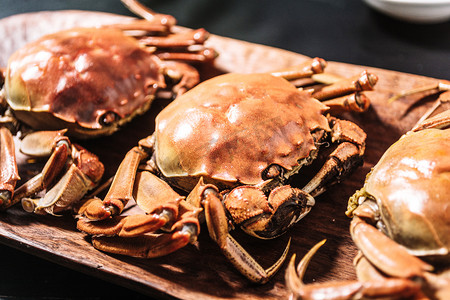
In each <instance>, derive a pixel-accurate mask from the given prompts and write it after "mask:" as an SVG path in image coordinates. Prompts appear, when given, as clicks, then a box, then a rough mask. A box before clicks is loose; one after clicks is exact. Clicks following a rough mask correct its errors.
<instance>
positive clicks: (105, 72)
mask: <svg viewBox="0 0 450 300" xmlns="http://www.w3.org/2000/svg"><path fill="white" fill-rule="evenodd" d="M162 86H164V81H163V77H162V75H161V72H160V65H159V60H158V59H157V58H156V57H155V56H154V55H151V53H150V52H149V50H147V49H145V48H144V47H142V46H141V45H140V44H139V43H138V41H137V40H136V39H134V38H132V37H129V36H126V35H125V34H124V33H123V32H122V31H120V30H117V29H112V28H77V29H70V30H65V31H61V32H58V33H55V34H50V35H47V36H44V37H42V38H41V39H39V40H37V41H35V42H32V43H29V44H27V45H26V46H25V47H23V48H21V49H19V50H18V51H16V52H15V53H14V54H13V55H12V56H11V57H10V59H9V61H8V68H7V72H6V78H5V96H6V99H7V101H8V104H9V105H10V107H11V108H12V109H13V110H14V112H15V115H16V117H17V118H18V119H19V120H20V121H22V122H24V123H26V124H28V125H30V126H31V127H33V128H34V129H53V130H56V129H61V128H69V133H71V134H74V133H75V135H77V134H76V133H78V135H80V136H81V137H85V136H86V135H91V134H94V135H99V134H105V133H106V134H108V133H112V132H113V131H114V130H115V129H116V128H115V127H117V125H118V124H115V123H119V122H122V123H123V122H125V121H127V120H129V119H131V118H132V117H133V116H134V115H135V114H137V113H139V112H143V111H145V110H146V109H148V107H149V104H150V102H151V99H150V98H151V97H152V96H153V94H154V90H155V89H156V88H158V87H162ZM106 113H112V114H113V115H114V116H115V117H117V120H114V122H113V123H114V124H112V125H114V126H109V127H108V126H106V127H105V124H103V120H102V117H103V116H104V115H105V114H106ZM110 125H111V124H110Z"/></svg>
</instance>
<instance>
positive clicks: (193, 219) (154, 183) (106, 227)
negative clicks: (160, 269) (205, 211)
mask: <svg viewBox="0 0 450 300" xmlns="http://www.w3.org/2000/svg"><path fill="white" fill-rule="evenodd" d="M133 195H134V197H135V199H136V202H137V204H138V205H139V207H140V208H142V209H143V210H144V211H147V212H149V214H146V215H143V214H141V215H130V216H114V217H112V218H109V219H106V220H101V221H89V220H87V219H86V218H81V219H80V220H79V221H78V223H77V227H78V229H79V230H81V231H83V232H86V233H88V234H91V235H94V237H93V244H94V246H95V247H96V248H97V249H99V250H103V251H107V252H112V253H117V254H125V255H130V256H137V257H147V258H151V257H158V256H162V255H166V254H169V253H171V252H173V251H176V250H178V249H179V248H181V247H184V246H185V245H187V244H188V243H192V242H194V241H195V240H196V239H197V235H198V233H199V232H200V225H199V221H198V213H199V212H200V211H201V209H200V208H198V207H194V206H192V205H190V204H189V203H188V202H186V201H185V200H184V199H183V197H181V196H180V195H178V194H177V193H176V192H175V191H173V190H172V188H171V187H170V186H169V185H168V184H167V183H166V182H164V181H163V180H161V179H159V178H158V177H157V176H155V175H153V174H152V173H151V172H149V171H146V170H145V171H143V172H139V173H138V174H137V175H136V183H135V187H134V192H133ZM159 229H165V230H167V231H169V233H164V234H160V235H145V233H148V232H150V233H153V232H155V231H157V230H159ZM102 236H106V237H102Z"/></svg>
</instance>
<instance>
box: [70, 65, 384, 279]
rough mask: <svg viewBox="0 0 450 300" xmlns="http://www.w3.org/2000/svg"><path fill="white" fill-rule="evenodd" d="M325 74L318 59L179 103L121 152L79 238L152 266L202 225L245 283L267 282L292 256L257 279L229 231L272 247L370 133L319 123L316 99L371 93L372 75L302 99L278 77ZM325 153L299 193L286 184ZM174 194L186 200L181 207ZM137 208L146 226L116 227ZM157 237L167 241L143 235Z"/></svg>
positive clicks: (353, 159) (135, 222) (350, 164)
mask: <svg viewBox="0 0 450 300" xmlns="http://www.w3.org/2000/svg"><path fill="white" fill-rule="evenodd" d="M324 66H325V61H324V60H322V59H319V58H316V59H313V60H311V61H308V62H306V63H305V64H304V65H302V66H299V67H297V68H295V69H294V68H293V69H291V70H284V71H282V72H276V73H273V74H225V75H221V76H218V77H215V78H212V79H210V80H207V81H205V82H203V83H201V84H199V85H198V86H196V87H195V88H193V89H192V90H190V91H188V92H187V93H185V94H184V95H182V96H180V97H178V98H177V99H175V100H174V101H173V102H172V103H170V104H169V105H168V106H167V107H166V108H165V109H164V110H163V111H162V112H161V113H160V114H159V115H158V116H157V118H156V129H155V132H154V134H153V135H151V136H149V137H148V138H146V139H143V140H141V141H140V143H139V146H138V147H135V148H133V149H132V150H130V151H129V152H128V154H127V155H126V157H125V159H124V161H123V162H122V164H121V165H120V167H119V170H118V171H117V173H116V176H115V178H114V181H113V183H112V186H111V188H110V190H109V192H108V194H107V195H106V197H105V199H104V200H103V201H101V200H99V199H96V200H92V202H90V203H89V204H87V205H86V206H85V207H83V208H82V209H81V211H82V212H83V214H84V216H85V217H84V218H81V219H80V220H79V222H78V228H79V229H80V230H82V231H84V232H87V233H89V234H91V235H93V237H92V240H93V243H94V246H95V247H97V248H98V249H101V250H105V251H109V252H113V253H121V254H126V255H132V256H143V257H155V256H161V255H165V254H167V253H170V252H173V251H175V250H177V249H178V248H180V247H183V246H185V245H186V244H187V243H189V242H193V241H195V240H196V238H197V235H198V234H199V230H200V226H199V215H200V218H202V216H204V217H205V219H206V223H207V226H208V230H209V234H210V236H211V238H212V239H213V240H214V241H215V242H217V244H218V245H219V247H220V248H221V250H222V252H223V253H224V254H225V256H226V257H227V258H228V259H229V260H230V261H231V262H232V263H233V264H234V265H235V266H236V267H237V268H238V269H239V270H240V271H241V272H242V273H243V274H244V275H245V276H247V277H248V278H249V279H251V280H253V281H256V282H266V281H267V280H268V279H269V278H270V277H271V275H272V274H274V273H275V272H276V270H277V269H278V268H279V267H280V266H281V263H282V261H283V260H284V257H285V255H286V252H287V248H286V251H285V254H284V255H283V256H282V257H281V258H280V259H279V260H278V261H277V262H276V263H275V264H274V266H272V267H271V268H269V269H267V270H264V269H263V268H262V267H261V266H260V265H259V264H258V263H257V262H256V261H254V260H253V258H252V257H251V256H250V255H249V254H248V253H247V252H245V250H244V249H243V248H242V247H241V246H239V244H238V243H237V242H236V241H235V240H234V239H233V238H232V237H231V235H230V234H229V229H230V227H234V226H239V227H241V228H242V229H243V230H244V231H246V232H247V233H249V234H251V235H253V236H256V237H259V238H263V239H269V238H274V237H277V236H279V235H280V234H282V233H284V232H285V231H286V230H287V229H288V228H289V227H291V226H292V225H293V224H294V223H295V222H297V221H298V220H300V219H301V218H302V217H304V216H305V215H306V214H307V213H308V212H309V211H310V209H311V207H312V206H313V205H314V202H315V200H314V196H317V195H319V194H320V193H322V192H323V191H324V190H325V189H326V188H327V187H328V186H329V185H330V184H332V183H335V182H337V181H339V180H341V179H342V178H344V177H345V176H346V175H347V174H348V173H349V172H351V171H352V170H353V169H354V168H355V167H357V166H358V165H359V164H360V162H361V157H362V155H363V153H364V145H365V137H366V135H365V133H364V132H363V131H362V130H361V129H360V128H359V127H358V126H357V125H355V124H354V123H352V122H349V121H344V120H340V119H337V118H334V117H331V116H325V115H324V112H326V111H327V109H328V107H327V106H326V105H324V104H323V103H321V102H319V101H318V100H317V99H315V98H314V97H319V95H321V96H320V98H321V99H324V98H325V97H326V96H324V95H328V96H329V97H333V96H334V97H337V96H339V95H341V94H342V93H348V92H350V93H351V92H352V91H353V92H354V91H355V90H358V91H360V90H362V89H372V87H373V84H375V82H376V76H375V75H373V74H369V73H367V72H364V73H363V74H362V75H361V77H360V78H359V77H358V78H357V79H354V78H353V79H349V80H344V81H342V82H339V83H336V85H333V86H327V87H324V88H321V89H319V90H316V91H310V90H308V91H306V90H299V89H297V88H296V87H295V86H293V85H292V84H291V83H290V82H288V81H287V80H286V79H284V78H282V77H283V76H284V77H289V78H295V77H304V76H311V75H313V74H314V73H318V72H322V71H323V68H324ZM274 74H275V75H274ZM340 99H341V104H342V103H345V104H342V105H341V106H347V107H351V105H348V104H349V101H350V100H348V98H345V99H344V98H340ZM350 99H353V100H354V99H355V98H354V97H350ZM356 99H366V98H364V97H356ZM366 100H367V99H366ZM329 101H330V102H327V101H325V103H331V104H333V103H334V104H335V101H334V100H329ZM358 104H359V109H360V108H361V107H363V108H364V107H367V102H358ZM357 106H358V105H357ZM330 144H333V145H335V146H336V148H335V149H334V151H333V152H332V153H331V154H330V156H329V158H328V159H327V160H326V162H325V163H324V164H323V167H322V168H321V170H320V171H319V172H318V173H317V174H316V175H315V176H314V177H313V178H312V179H311V180H310V181H309V183H308V184H307V185H306V186H305V187H304V188H302V189H299V188H295V187H291V186H289V185H287V184H286V182H287V180H288V179H289V178H290V177H291V176H292V175H294V174H296V173H298V172H299V171H300V169H301V168H302V167H303V166H305V165H308V164H310V163H311V162H312V161H314V160H316V158H317V156H318V152H319V149H320V148H323V146H324V145H330ZM136 173H137V174H136ZM173 187H175V188H177V189H181V190H184V191H186V192H188V193H189V194H188V196H187V198H184V197H182V196H180V195H179V194H178V193H177V192H175V191H174V189H173ZM133 198H134V199H135V200H136V202H137V204H138V205H139V206H140V207H141V208H142V209H143V210H144V211H145V212H146V213H147V215H134V216H133V215H132V216H127V217H120V216H117V215H119V214H120V213H121V212H122V210H123V208H124V206H125V205H126V203H127V202H128V201H129V200H131V199H133ZM200 213H201V214H200ZM111 216H113V217H112V218H110V217H111ZM99 219H100V220H102V219H103V221H93V220H99ZM104 219H106V220H104ZM230 225H231V226H230ZM159 229H162V230H165V231H168V232H167V233H163V234H160V235H156V236H155V235H144V233H145V232H155V231H157V230H159ZM104 236H115V237H104ZM136 236H137V237H136ZM133 237H134V238H133Z"/></svg>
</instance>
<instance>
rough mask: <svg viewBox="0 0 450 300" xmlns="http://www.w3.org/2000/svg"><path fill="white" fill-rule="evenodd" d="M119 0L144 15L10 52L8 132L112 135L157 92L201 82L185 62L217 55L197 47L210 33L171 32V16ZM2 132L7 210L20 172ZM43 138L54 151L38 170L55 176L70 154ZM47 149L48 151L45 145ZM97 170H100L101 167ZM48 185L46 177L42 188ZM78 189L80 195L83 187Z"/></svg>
mask: <svg viewBox="0 0 450 300" xmlns="http://www.w3.org/2000/svg"><path fill="white" fill-rule="evenodd" d="M123 2H124V3H125V4H126V5H127V6H128V7H130V9H131V10H133V11H135V12H136V13H138V14H140V15H142V16H143V17H145V18H147V19H148V20H135V21H132V22H130V23H127V24H114V25H107V26H103V27H97V28H74V29H69V30H65V31H60V32H57V33H54V34H50V35H46V36H43V37H42V38H40V39H38V40H36V41H34V42H31V43H29V44H27V45H25V46H24V47H23V48H21V49H18V50H17V51H16V52H15V53H14V54H12V55H11V57H10V58H9V61H8V65H7V67H6V69H5V70H4V72H2V73H3V74H2V80H0V82H2V83H4V84H2V85H3V88H2V90H1V92H0V98H1V99H2V104H3V106H4V109H5V110H6V112H5V118H2V124H4V125H5V126H6V125H7V124H6V123H13V126H8V127H13V129H14V130H13V133H15V131H17V128H16V127H17V125H18V126H19V129H20V130H21V131H22V133H23V132H24V131H26V130H25V127H26V128H31V130H34V131H36V130H55V131H56V132H59V131H60V130H63V129H64V130H66V132H67V135H68V136H71V137H76V138H92V137H97V136H100V135H105V134H112V133H113V132H114V131H116V130H117V129H118V128H119V126H120V125H122V124H124V123H125V122H128V121H130V120H131V119H132V118H133V117H134V116H136V115H137V114H141V113H143V112H145V111H146V110H148V109H149V107H150V104H151V103H152V100H153V99H154V98H155V95H156V93H157V92H158V91H162V90H166V91H167V90H170V91H171V92H172V93H173V94H174V95H180V94H182V93H183V92H184V91H186V90H187V89H190V88H192V87H193V86H194V85H196V84H197V83H198V82H199V74H198V72H197V70H196V69H195V68H194V67H193V66H191V65H190V64H188V62H193V61H194V62H205V61H208V60H211V59H213V58H214V57H215V53H214V51H212V50H210V49H207V48H205V47H203V43H204V41H205V40H206V39H207V37H208V33H207V32H206V31H205V30H203V29H199V30H186V31H180V32H177V33H175V32H173V27H174V26H173V25H174V24H175V20H174V18H173V17H171V16H167V15H160V14H155V13H153V12H152V11H150V10H149V9H147V8H145V7H144V6H142V5H140V4H139V3H138V2H137V1H132V0H128V1H123ZM136 30H137V31H136ZM129 33H133V34H135V36H130V35H129ZM167 81H170V83H168V82H167ZM3 128H6V127H3ZM55 134H56V136H59V134H57V133H55ZM2 136H3V140H2V143H1V147H3V150H2V151H1V152H2V155H4V157H3V159H2V161H1V168H2V170H3V172H2V176H3V179H4V181H3V183H4V187H3V189H2V191H3V193H2V194H3V197H2V198H3V199H2V204H1V206H2V207H4V208H5V207H9V206H10V205H13V204H14V203H16V202H18V201H19V200H20V198H19V197H13V193H14V187H15V184H16V182H17V180H18V179H19V178H18V175H17V167H16V162H15V156H14V148H13V147H14V142H13V139H12V135H11V134H8V133H6V132H5V133H4V134H3V135H2ZM30 140H32V141H39V139H37V138H33V139H30ZM44 140H45V141H47V142H48V143H49V144H47V145H45V147H46V148H49V149H52V148H53V149H54V150H55V153H54V154H53V156H56V157H54V158H53V157H52V158H51V160H52V161H53V162H52V163H51V164H50V165H49V169H44V171H43V172H46V173H52V176H51V178H52V179H58V178H59V177H61V176H62V174H63V173H64V172H65V171H63V169H64V170H65V169H66V168H65V167H64V166H65V163H64V161H62V160H63V159H67V158H68V157H70V154H67V153H70V147H64V149H65V150H64V151H65V152H67V153H65V152H64V151H63V150H61V149H62V148H60V147H59V146H57V144H58V143H59V140H58V141H56V140H55V141H52V140H51V139H46V138H44ZM36 146H37V145H36ZM32 148H33V145H31V146H28V147H22V150H23V151H24V152H25V153H26V154H29V155H33V153H32V150H33V149H32ZM28 149H30V150H31V151H28ZM58 151H60V152H58ZM61 151H62V152H64V154H62V152H61ZM45 153H47V154H48V155H49V154H51V150H49V151H45ZM55 162H58V163H55ZM96 167H99V168H100V164H98V163H95V164H92V165H90V166H89V168H96ZM97 172H101V173H103V166H102V167H101V168H100V169H99V170H98V171H97ZM44 177H46V178H47V177H48V176H47V175H44ZM36 183H37V182H35V181H30V182H29V183H28V184H27V185H26V186H27V188H24V189H22V191H25V190H27V191H28V192H27V193H25V194H24V195H23V194H22V193H20V195H21V197H28V196H31V195H33V194H35V193H36V192H37V190H38V188H37V186H36V185H35V184H36ZM54 184H55V182H49V181H47V182H46V184H45V186H46V187H45V189H46V188H47V187H51V186H53V185H54ZM31 185H32V186H31ZM58 187H63V188H67V185H65V184H64V185H58ZM42 188H43V187H41V188H39V189H42ZM79 191H80V192H83V193H84V192H85V189H80V190H79ZM72 192H75V190H73V191H72ZM81 196H83V195H79V197H81ZM79 197H75V198H79ZM51 202H53V201H51ZM27 203H28V202H27Z"/></svg>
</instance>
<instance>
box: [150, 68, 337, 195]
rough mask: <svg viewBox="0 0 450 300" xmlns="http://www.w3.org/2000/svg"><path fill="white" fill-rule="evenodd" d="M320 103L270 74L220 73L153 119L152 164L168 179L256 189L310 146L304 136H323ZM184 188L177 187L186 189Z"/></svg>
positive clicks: (306, 152) (326, 127)
mask: <svg viewBox="0 0 450 300" xmlns="http://www.w3.org/2000/svg"><path fill="white" fill-rule="evenodd" d="M326 110H327V106H325V105H323V104H322V103H321V102H319V101H318V100H316V99H314V98H312V97H311V95H310V93H308V92H305V91H299V90H298V89H296V88H295V87H294V86H293V85H292V84H291V83H289V82H288V81H287V80H285V79H283V78H278V77H274V76H272V75H269V74H225V75H221V76H218V77H215V78H213V79H210V80H208V81H205V82H203V83H201V84H200V85H198V86H196V87H195V88H193V89H192V90H190V91H188V92H187V93H186V94H184V95H182V96H181V97H178V98H177V99H175V101H173V102H172V103H171V104H169V105H168V106H167V107H166V108H165V109H164V110H163V111H162V112H161V113H160V114H159V115H158V117H157V119H156V130H155V138H156V147H155V154H156V163H157V165H158V167H159V169H160V171H161V172H162V173H163V175H164V176H166V177H169V178H182V177H194V178H198V177H200V176H201V177H204V179H205V180H206V181H213V182H215V183H217V182H225V183H228V184H230V185H233V184H235V185H237V184H252V185H254V184H258V183H261V182H262V181H263V179H262V172H263V171H264V170H265V169H266V168H267V167H268V166H270V165H272V164H277V165H280V166H282V167H283V168H285V169H287V170H292V169H293V168H295V167H298V166H299V160H301V159H303V158H306V157H308V156H309V155H310V153H311V151H313V150H315V149H316V145H315V143H314V140H313V137H312V135H311V132H312V131H314V130H318V129H324V130H326V131H330V128H329V124H328V120H327V118H326V117H325V116H324V115H323V113H324V111H326ZM191 184H192V183H190V184H186V185H188V186H183V183H181V184H180V182H178V185H181V187H182V188H184V189H187V190H189V189H190V188H191V186H189V185H191Z"/></svg>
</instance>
